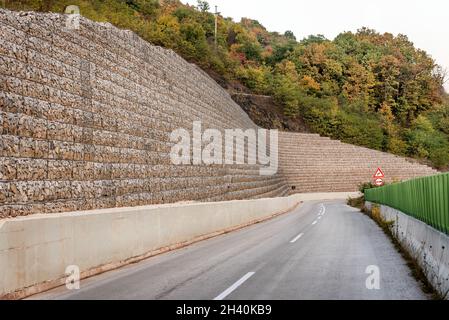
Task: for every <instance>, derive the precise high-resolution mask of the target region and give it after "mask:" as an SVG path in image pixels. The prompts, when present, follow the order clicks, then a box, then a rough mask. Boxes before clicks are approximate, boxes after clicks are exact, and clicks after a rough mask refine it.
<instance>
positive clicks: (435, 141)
mask: <svg viewBox="0 0 449 320" xmlns="http://www.w3.org/2000/svg"><path fill="white" fill-rule="evenodd" d="M4 2H5V4H6V7H7V8H9V9H15V10H36V11H53V12H63V11H64V8H65V7H66V6H67V5H70V4H75V5H78V6H79V7H80V9H81V13H82V15H84V16H86V17H88V18H90V19H92V20H96V21H103V22H106V21H108V22H111V23H113V24H114V25H116V26H118V27H120V28H126V29H131V30H133V31H135V32H136V33H138V34H139V35H140V36H141V37H143V38H144V39H146V40H148V41H150V42H151V43H153V44H156V45H161V46H164V47H167V48H172V49H173V50H175V51H176V52H177V53H179V54H180V55H182V56H183V57H184V58H185V59H187V60H189V61H191V62H194V63H196V64H198V65H199V66H200V67H201V68H203V69H204V70H205V71H207V72H209V73H211V74H214V75H218V76H219V77H221V78H222V79H224V80H225V81H228V82H238V83H241V84H243V85H244V86H245V87H246V88H248V89H249V91H250V92H252V93H255V94H263V95H269V96H272V97H274V99H275V100H276V101H277V102H278V103H279V104H281V105H282V106H283V112H284V115H285V116H287V117H290V118H291V119H300V120H298V121H301V122H302V123H304V124H305V125H306V126H307V127H308V128H309V129H310V130H311V131H313V132H316V133H320V134H322V135H324V136H330V137H332V138H336V139H341V140H343V141H345V142H348V143H353V144H357V145H362V146H367V147H369V148H373V149H378V150H383V151H388V152H391V153H394V154H398V155H403V156H409V157H414V158H419V159H422V160H424V161H426V160H427V161H429V162H430V163H431V164H433V166H435V167H437V168H440V169H445V168H447V167H448V165H449V99H448V97H447V95H446V94H445V92H444V90H443V83H444V81H445V76H446V74H445V72H444V70H443V69H442V68H441V67H439V66H438V65H437V64H436V62H435V61H434V60H433V59H432V58H431V57H430V56H429V55H428V54H426V52H424V51H422V50H419V49H417V48H415V47H414V45H413V43H411V42H410V41H409V40H408V39H407V37H406V36H404V35H398V36H393V35H392V34H389V33H386V34H379V33H377V32H376V31H374V30H370V29H366V28H361V29H360V30H358V32H357V33H351V32H343V33H341V34H340V35H338V36H337V37H336V38H335V39H333V40H329V39H326V38H324V37H323V36H321V35H313V36H309V37H308V38H306V39H302V40H299V41H298V40H297V39H296V38H295V36H294V34H293V33H292V32H289V31H287V32H285V34H279V33H276V32H269V31H267V30H266V29H265V28H264V27H263V26H262V25H261V24H260V23H259V22H257V21H256V20H250V19H243V20H242V21H241V22H239V23H236V22H234V21H233V20H232V19H230V18H225V17H219V19H218V37H217V45H215V43H214V15H213V14H211V13H209V12H208V11H209V9H210V8H209V5H208V3H207V2H205V1H198V3H195V6H188V5H183V4H181V3H180V2H179V1H177V0H171V1H169V0H165V1H160V2H158V1H157V0H93V1H77V0H68V1H64V0H47V1H46V0H24V1H8V0H6V1H4ZM0 3H1V2H0ZM317 23H319V22H317Z"/></svg>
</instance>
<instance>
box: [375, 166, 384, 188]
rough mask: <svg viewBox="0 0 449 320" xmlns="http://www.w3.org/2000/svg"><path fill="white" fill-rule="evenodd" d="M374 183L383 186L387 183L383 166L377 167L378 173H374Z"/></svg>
mask: <svg viewBox="0 0 449 320" xmlns="http://www.w3.org/2000/svg"><path fill="white" fill-rule="evenodd" d="M373 179H374V185H375V186H377V187H381V186H383V185H384V184H385V182H384V179H385V174H384V172H383V171H382V169H381V168H377V170H376V173H375V174H374V175H373Z"/></svg>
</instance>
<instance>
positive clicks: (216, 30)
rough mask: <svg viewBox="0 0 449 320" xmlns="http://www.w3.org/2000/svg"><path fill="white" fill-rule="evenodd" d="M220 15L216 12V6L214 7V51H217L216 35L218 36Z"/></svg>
mask: <svg viewBox="0 0 449 320" xmlns="http://www.w3.org/2000/svg"><path fill="white" fill-rule="evenodd" d="M219 14H220V12H218V6H215V13H214V15H215V37H214V38H215V39H214V42H215V51H216V50H217V46H218V40H217V35H218V15H219Z"/></svg>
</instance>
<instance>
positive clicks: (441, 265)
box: [366, 202, 449, 299]
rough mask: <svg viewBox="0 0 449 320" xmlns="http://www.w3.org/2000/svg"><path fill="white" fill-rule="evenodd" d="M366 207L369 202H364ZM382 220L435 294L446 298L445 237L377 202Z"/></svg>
mask: <svg viewBox="0 0 449 320" xmlns="http://www.w3.org/2000/svg"><path fill="white" fill-rule="evenodd" d="M366 206H367V208H369V209H371V208H372V206H373V204H372V203H370V202H366ZM379 207H380V212H381V215H382V217H383V219H384V220H385V221H389V222H394V224H393V225H392V231H393V235H394V236H395V237H396V239H398V240H399V242H400V243H401V245H402V246H403V248H404V249H405V250H407V252H408V253H409V254H410V255H411V256H412V257H413V258H414V259H416V261H417V263H418V264H419V266H420V267H421V268H422V269H423V271H424V273H425V275H426V277H427V279H428V280H429V282H430V283H431V284H432V285H433V287H434V288H435V289H436V290H437V291H438V292H439V294H440V295H441V296H442V297H444V298H445V299H449V294H448V293H449V236H448V235H446V234H444V233H442V232H440V231H438V230H436V229H434V228H433V227H431V226H429V225H427V224H426V223H424V222H422V221H420V220H417V219H415V218H413V217H411V216H408V215H406V214H404V213H403V212H401V211H399V210H396V209H393V208H390V207H388V206H385V205H380V206H379Z"/></svg>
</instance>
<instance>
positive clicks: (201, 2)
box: [197, 0, 210, 12]
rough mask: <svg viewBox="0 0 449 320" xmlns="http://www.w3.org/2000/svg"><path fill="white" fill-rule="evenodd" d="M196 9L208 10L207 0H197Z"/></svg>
mask: <svg viewBox="0 0 449 320" xmlns="http://www.w3.org/2000/svg"><path fill="white" fill-rule="evenodd" d="M197 8H198V10H200V11H201V12H207V11H209V10H210V5H209V3H208V2H207V1H204V0H198V5H197Z"/></svg>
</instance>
